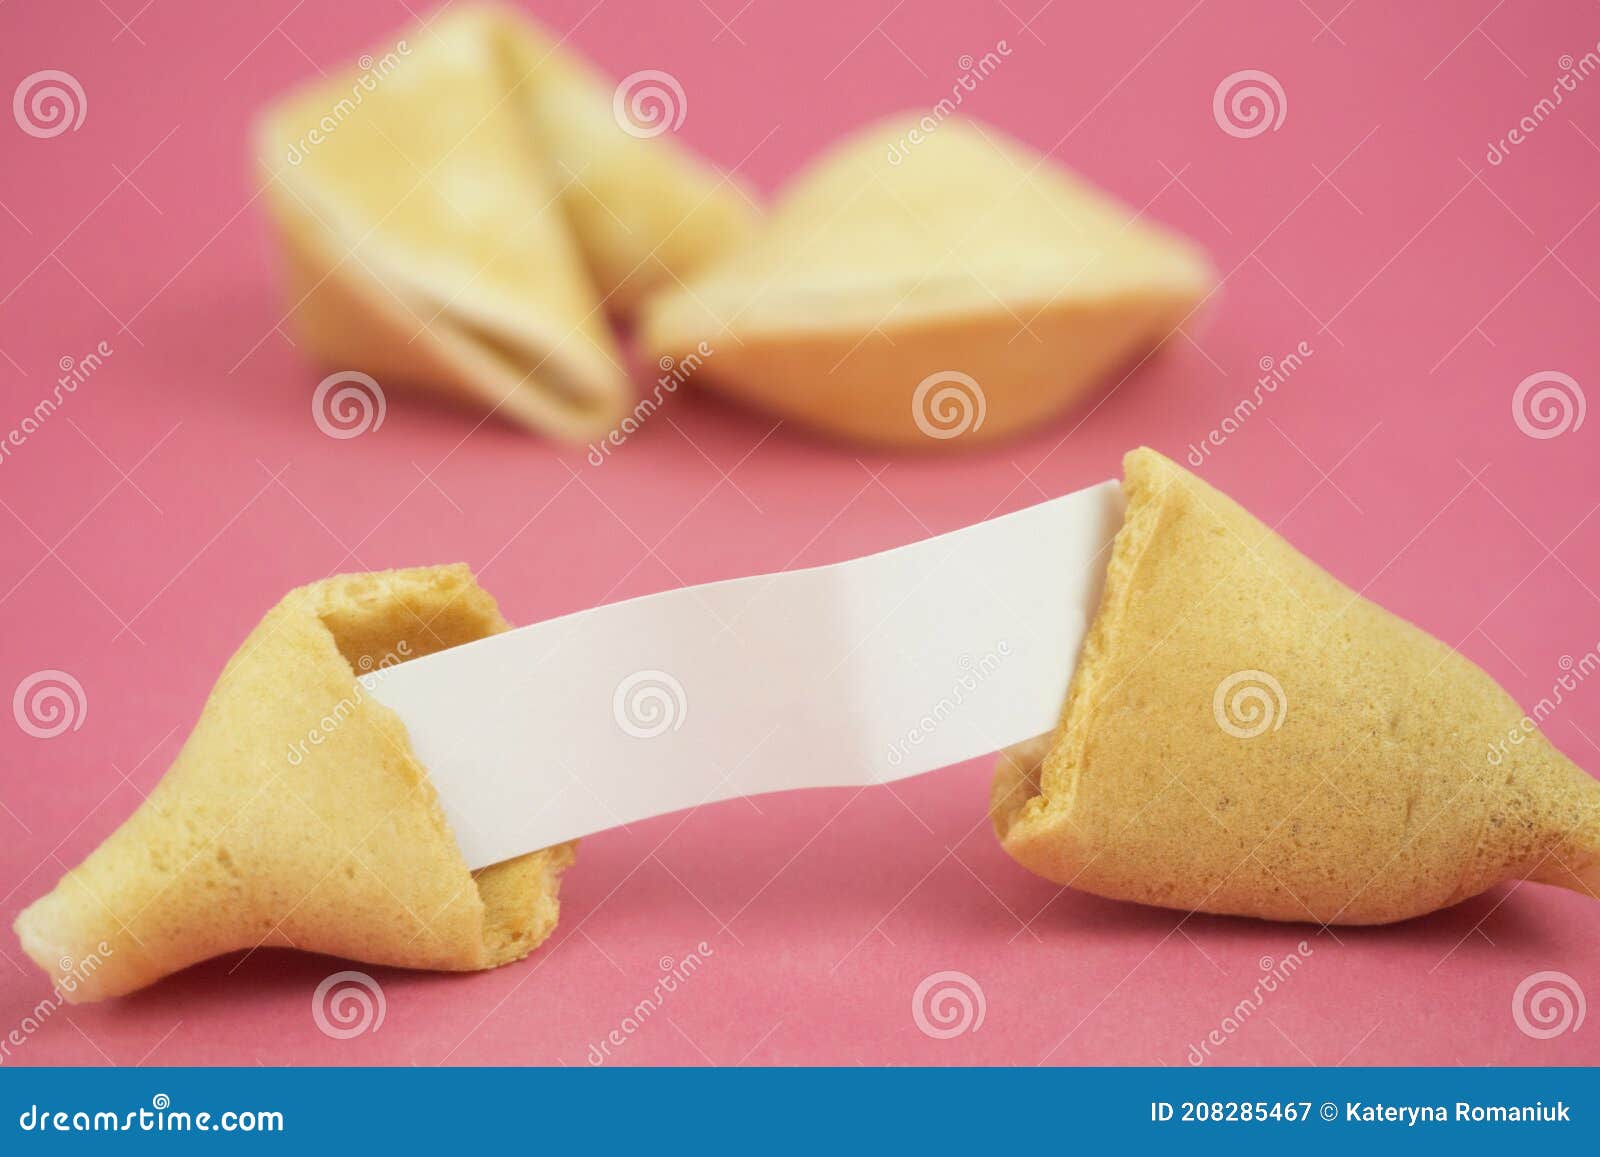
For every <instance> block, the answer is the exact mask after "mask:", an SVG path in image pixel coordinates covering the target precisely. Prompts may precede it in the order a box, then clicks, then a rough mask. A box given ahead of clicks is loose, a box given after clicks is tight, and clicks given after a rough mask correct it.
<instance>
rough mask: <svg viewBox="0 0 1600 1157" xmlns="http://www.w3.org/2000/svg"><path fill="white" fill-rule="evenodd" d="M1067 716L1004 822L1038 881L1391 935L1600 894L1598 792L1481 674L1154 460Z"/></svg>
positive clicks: (1008, 769) (1015, 783)
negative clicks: (1560, 896)
mask: <svg viewBox="0 0 1600 1157" xmlns="http://www.w3.org/2000/svg"><path fill="white" fill-rule="evenodd" d="M1124 472H1125V477H1124V481H1123V488H1124V490H1125V492H1126V495H1127V499H1128V511H1127V517H1126V521H1125V523H1124V525H1123V528H1122V530H1121V531H1120V532H1119V534H1118V536H1117V539H1116V542H1115V545H1114V547H1113V555H1112V559H1111V562H1110V565H1109V569H1108V571H1107V576H1106V585H1105V590H1104V594H1103V596H1102V600H1101V604H1100V608H1099V611H1098V614H1097V616H1096V618H1095V620H1094V623H1093V625H1092V627H1091V629H1090V632H1089V635H1088V637H1087V638H1086V640H1085V643H1084V647H1083V652H1082V655H1081V657H1080V660H1079V664H1078V667H1077V670H1076V672H1075V674H1074V677H1073V680H1072V684H1071V688H1070V690H1069V693H1068V698H1067V703H1066V705H1065V708H1064V710H1063V713H1062V717H1061V723H1060V725H1059V726H1058V728H1057V730H1056V731H1055V733H1054V734H1053V735H1050V736H1044V737H1041V738H1039V739H1037V740H1035V741H1033V742H1031V743H1028V744H1022V745H1019V746H1018V747H1015V748H1013V749H1011V750H1009V751H1007V752H1006V753H1005V754H1004V755H1003V756H1002V757H1001V759H1000V762H999V766H998V767H997V769H996V774H995V779H994V787H993V796H992V801H991V816H992V819H993V822H994V827H995V830H996V832H997V833H998V835H999V837H1000V841H1001V843H1002V845H1003V846H1004V847H1005V850H1006V851H1007V852H1009V853H1010V854H1011V855H1012V856H1013V857H1014V858H1015V859H1016V860H1017V861H1018V862H1019V863H1021V864H1022V865H1023V866H1024V867H1026V868H1028V869H1029V870H1031V871H1033V872H1036V873H1038V874H1039V875H1041V876H1044V877H1046V878H1048V879H1050V880H1053V881H1055V882H1057V883H1060V884H1067V885H1071V886H1072V887H1075V888H1080V889H1083V890H1085V891H1088V892H1093V893H1095V894H1097V895H1101V896H1108V897H1112V898H1115V899H1121V900H1135V901H1138V902H1141V903H1146V904H1157V905H1161V906H1163V907H1168V908H1178V909H1184V910H1190V911H1202V912H1213V913H1227V914H1233V915H1242V916H1257V917H1264V918H1266V919H1271V920H1291V921H1293V920H1305V921H1316V922H1319V923H1324V924H1381V923H1386V922H1389V921H1394V920H1402V919H1405V918H1407V917H1410V916H1416V915H1420V914H1422V913H1425V912H1431V911H1433V910H1435V909H1438V908H1442V907H1445V906H1447V905H1450V904H1454V903H1456V902H1457V901H1460V900H1463V899H1466V898H1467V897H1469V896H1473V895H1476V894H1478V893H1479V892H1482V891H1484V890H1485V889H1487V888H1489V887H1491V886H1493V885H1494V884H1496V883H1499V882H1501V881H1503V880H1512V879H1529V880H1537V881H1542V882H1545V883H1551V884H1558V885H1562V886H1564V887H1568V888H1571V889H1573V890H1576V891H1579V892H1582V893H1585V894H1587V895H1590V896H1596V895H1597V894H1600V783H1597V782H1596V781H1595V780H1594V779H1592V778H1590V777H1589V776H1588V775H1586V774H1585V773H1584V772H1583V771H1581V770H1579V769H1578V768H1577V767H1576V766H1574V765H1573V764H1572V763H1571V762H1570V761H1568V760H1567V759H1566V758H1565V757H1564V756H1563V755H1561V753H1560V752H1558V751H1557V750H1556V749H1555V748H1554V747H1553V746H1552V745H1551V744H1550V743H1549V742H1548V741H1547V740H1546V739H1545V738H1544V737H1543V736H1542V735H1541V734H1540V733H1539V732H1538V731H1537V730H1536V729H1535V728H1534V726H1533V724H1532V721H1531V720H1529V719H1528V718H1527V717H1526V716H1524V714H1523V712H1522V710H1521V708H1519V707H1518V706H1517V704H1516V703H1515V702H1514V701H1513V700H1512V699H1511V697H1510V696H1509V695H1507V694H1506V693H1505V692H1504V691H1502V690H1501V689H1500V688H1499V687H1498V686H1497V685H1496V684H1495V682H1494V681H1493V680H1492V679H1490V678H1489V676H1488V675H1486V674H1485V673H1484V672H1483V671H1482V670H1480V669H1479V668H1478V667H1477V666H1475V665H1474V664H1472V663H1471V662H1469V661H1468V660H1467V659H1465V658H1463V657H1462V656H1461V655H1459V654H1457V653H1456V652H1455V651H1453V650H1451V649H1450V648H1449V647H1447V646H1446V645H1444V644H1443V643H1441V642H1439V641H1438V640H1436V639H1433V638H1432V637H1430V636H1429V635H1427V634H1425V633H1424V632H1422V631H1421V630H1419V629H1417V628H1416V627H1414V626H1412V625H1411V624H1409V623H1407V622H1405V621H1403V620H1401V619H1399V618H1397V617H1396V616H1394V615H1392V614H1390V613H1388V612H1387V611H1385V610H1383V609H1382V608H1380V607H1378V606H1376V605H1374V604H1372V603H1370V602H1368V601H1366V600H1365V599H1363V598H1361V597H1360V596H1359V595H1357V594H1355V593H1354V592H1352V591H1350V590H1349V589H1348V588H1346V587H1345V586H1343V585H1341V584H1340V583H1339V582H1338V581H1336V580H1335V579H1333V578H1332V577H1331V576H1329V575H1328V574H1327V573H1326V572H1324V571H1323V570H1322V569H1320V568H1319V567H1317V566H1316V565H1315V564H1314V563H1312V562H1311V561H1309V560H1308V559H1306V558H1305V557H1304V556H1303V555H1301V554H1300V553H1299V552H1297V551H1296V550H1295V549H1294V548H1293V547H1291V546H1290V545H1289V544H1288V543H1287V542H1285V541H1284V540H1283V539H1282V538H1280V537H1279V536H1278V535H1277V534H1275V533H1274V532H1273V531H1271V530H1270V529H1268V528H1267V527H1266V526H1264V525H1262V524H1261V523H1260V522H1258V521H1257V520H1256V519H1255V518H1253V517H1251V516H1250V515H1249V514H1248V513H1247V512H1246V511H1244V510H1243V509H1242V508H1241V507H1239V506H1238V505H1237V504H1235V503H1234V502H1233V501H1231V500H1230V499H1228V498H1227V497H1225V496H1224V495H1222V494H1220V493H1218V492H1217V491H1216V490H1214V489H1213V488H1212V487H1210V486H1208V485H1207V484H1206V483H1204V482H1202V481H1201V480H1200V479H1198V478H1196V477H1195V476H1193V475H1192V474H1189V473H1188V472H1187V471H1185V470H1183V469H1181V468H1180V467H1178V466H1177V465H1175V464H1174V463H1172V462H1170V461H1168V460H1167V459H1166V458H1164V457H1162V456H1161V455H1159V454H1156V453H1155V452H1154V451H1151V450H1137V451H1134V452H1133V453H1131V454H1129V455H1128V456H1127V458H1126V460H1125V463H1124Z"/></svg>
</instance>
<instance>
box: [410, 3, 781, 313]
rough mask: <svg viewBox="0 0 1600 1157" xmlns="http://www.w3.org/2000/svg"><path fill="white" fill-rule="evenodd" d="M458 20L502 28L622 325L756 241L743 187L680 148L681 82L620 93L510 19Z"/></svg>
mask: <svg viewBox="0 0 1600 1157" xmlns="http://www.w3.org/2000/svg"><path fill="white" fill-rule="evenodd" d="M451 18H452V17H450V16H446V17H443V18H441V19H451ZM460 18H461V19H479V20H484V21H488V22H491V23H494V24H495V26H496V28H497V31H498V35H499V37H500V45H501V51H502V53H503V56H502V60H503V67H504V68H505V69H506V74H505V75H506V79H507V82H508V84H509V86H510V87H509V91H510V92H511V94H512V97H513V99H514V100H516V101H517V102H518V104H519V106H520V107H521V108H522V109H523V110H524V112H525V114H526V116H527V118H528V123H529V125H530V127H531V130H532V133H533V135H534V137H535V139H536V140H537V141H538V143H539V149H540V153H541V156H542V157H543V158H544V162H545V165H546V168H547V169H548V170H549V172H550V178H551V180H552V181H553V182H554V183H555V185H556V186H557V187H558V188H559V190H560V196H561V206H562V209H563V210H564V211H565V213H566V216H567V221H568V223H569V224H570V226H571V228H572V230H573V233H574V234H575V236H576V237H577V240H578V246H579V249H580V250H581V251H582V253H583V257H584V261H585V263H586V264H587V266H588V269H589V274H590V276H591V277H592V278H593V279H594V283H595V285H596V287H597V288H598V289H599V291H600V294H601V297H602V298H603V299H604V300H605V303H606V306H607V308H608V309H609V310H610V311H611V312H612V313H613V314H614V315H615V316H617V317H619V318H631V317H632V316H633V315H634V313H635V312H636V310H637V308H638V306H639V303H640V302H641V300H642V299H643V298H644V296H645V295H646V294H648V293H649V292H650V291H651V290H653V289H656V288H657V287H659V286H662V285H668V284H674V283H676V282H677V280H678V279H680V278H683V277H687V276H689V275H691V274H692V273H694V272H695V271H696V270H698V269H700V268H702V267H704V266H705V265H706V264H708V263H709V262H711V261H714V260H715V259H716V258H718V257H719V256H721V255H722V254H724V253H727V252H730V251H732V250H734V249H737V248H738V247H739V246H740V245H742V244H743V243H744V242H745V241H746V240H747V239H748V237H749V236H750V235H751V233H752V232H753V231H754V229H755V227H756V223H757V221H758V219H759V216H760V214H759V212H758V210H757V209H756V204H755V201H754V199H753V197H752V195H751V194H750V192H749V191H748V190H747V189H746V188H745V186H744V185H743V183H742V182H740V181H739V180H738V178H736V177H734V176H733V175H732V174H728V173H723V172H720V171H718V170H717V169H715V168H713V167H712V166H710V165H708V164H706V163H705V162H704V161H702V160H700V159H699V158H698V157H696V156H695V155H694V154H693V153H691V152H690V151H689V150H688V149H686V148H684V147H683V146H681V145H679V144H678V142H677V141H676V140H675V139H674V135H673V130H674V129H675V128H676V127H677V124H678V122H679V120H680V119H681V118H683V117H686V116H687V115H688V111H689V109H688V94H687V93H686V92H685V91H684V90H683V86H682V85H681V84H679V83H678V81H677V78H676V77H673V76H671V75H670V74H668V73H663V72H660V71H659V70H645V71H642V72H637V73H634V74H632V75H630V76H628V77H625V78H624V79H623V80H622V81H621V82H619V83H617V84H613V83H612V82H611V81H610V80H609V79H607V78H606V77H605V76H604V75H602V74H601V73H600V72H599V71H598V70H597V69H595V68H594V67H592V66H591V65H590V64H589V63H588V62H587V61H584V60H582V59H581V58H580V57H578V56H577V55H576V54H574V53H573V52H571V51H570V50H568V49H566V48H564V47H562V46H561V45H559V44H557V43H556V42H555V41H554V40H552V39H551V38H550V37H549V36H548V35H547V34H546V33H545V32H544V31H543V30H541V29H540V28H538V27H537V26H536V25H534V24H532V23H531V22H529V21H527V20H524V19H521V18H520V17H519V16H518V15H517V14H516V13H514V12H513V11H511V10H497V9H495V8H493V7H486V8H478V9H468V10H467V11H466V12H464V13H463V14H462V15H461V17H460Z"/></svg>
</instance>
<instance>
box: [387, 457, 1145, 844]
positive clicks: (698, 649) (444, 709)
mask: <svg viewBox="0 0 1600 1157" xmlns="http://www.w3.org/2000/svg"><path fill="white" fill-rule="evenodd" d="M1122 513H1123V500H1122V494H1121V490H1120V488H1119V486H1118V485H1117V483H1115V482H1105V483H1102V484H1101V485H1099V486H1094V487H1090V488H1089V489H1087V490H1081V491H1078V492H1077V493H1075V494H1069V495H1067V496H1066V497H1063V498H1058V499H1055V500H1054V501H1051V502H1045V503H1042V504H1040V505H1038V506H1034V507H1031V508H1029V509H1027V510H1022V511H1018V512H1017V513H1015V514H1009V515H1005V516H1003V517H1001V518H996V519H993V520H992V521H989V522H984V523H980V524H978V525H977V526H971V527H968V528H966V529H964V530H958V531H955V532H954V533H951V534H945V535H940V536H939V537H937V538H931V539H928V540H926V541H924V542H919V543H916V544H914V545H911V546H905V547H901V548H899V549H896V550H890V551H886V552H884V553H882V554H875V555H869V556H867V557H865V558H859V559H854V560H852V561H850V562H844V563H837V564H835V565H832V566H824V567H817V568H814V569H810V570H799V571H789V572H786V573H783V574H776V575H766V576H758V577H754V578H742V579H733V580H730V581H727V582H716V583H709V584H706V585H704V586H697V587H687V588H684V589H682V590H675V591H667V592H664V593H662V594H656V595H649V596H647V597H644V598H639V599H633V600H631V601H629V602H623V603H614V604H611V605H609V606H603V607H597V608H595V609H594V610H590V611H583V612H579V613H577V614H573V615H567V616H564V617H562V618H559V619H551V620H549V621H547V622H543V623H537V624H535V625H533V626H529V627H522V628H520V629H518V630H514V631H509V632H506V633H505V634H502V635H497V636H495V637H493V638H490V639H484V640H482V641H480V642H477V643H471V644H468V645H466V646H463V647H456V648H453V649H451V650H448V651H442V652H440V653H438V654H435V655H430V656H427V657H426V658H421V659H413V660H411V661H409V662H406V663H401V664H399V665H398V666H395V667H391V668H389V669H387V670H386V671H384V672H383V673H382V675H381V676H378V677H374V678H372V680H371V683H370V687H369V690H370V692H371V694H372V695H373V697H374V698H376V699H378V700H379V701H381V702H383V703H385V704H387V705H388V706H390V707H392V708H393V709H394V710H395V711H396V712H398V713H399V715H400V717H401V718H402V719H403V720H404V721H405V724H406V728H407V729H408V731H409V732H410V735H411V742H412V746H413V747H414V749H415V750H416V752H417V754H418V756H419V757H420V758H421V760H422V762H423V764H424V765H425V766H426V767H427V768H428V770H429V773H430V775H431V776H432V779H433V783H434V786H435V787H436V788H437V790H438V792H439V796H440V799H441V800H442V802H443V805H444V810H445V814H446V816H447V817H448V818H449V821H450V824H451V826H452V828H453V829H454V830H455V833H456V837H457V839H458V841H459V842H460V845H461V851H462V854H463V855H464V856H465V857H466V860H467V863H468V865H469V866H470V867H473V868H478V867H482V866H484V865H487V864H492V863H497V862H498V861H500V860H504V859H508V858H510V857H512V856H516V855H520V854H522V853H524V852H529V851H533V850H534V849H537V848H542V847H548V846H550V845H551V844H557V843H560V842H562V841H563V840H569V839H573V838H575V837H577V836H583V835H588V834H590V833H591V832H596V831H601V830H603V829H605V828H610V827H616V826H618V825H620V824H625V823H630V822H632V821H634V820H640V819H645V818H648V817H650V816H657V815H663V814H666V813H668V812H673V811H678V810H681V809H683V808H687V807H693V806H696V805H698V804H702V803H710V802H713V801H715V800H722V799H731V798H734V797H737V796H745V795H758V794H761V793H764V792H773V791H783V790H787V789H790V788H799V787H843V786H854V785H865V784H876V783H887V782H889V781H892V780H896V779H903V778H906V777H907V776H912V775H917V774H919V773H921V772H925V771H931V770H933V769H934V768H939V767H945V766H947V765H949V764H952V763H959V762H961V761H963V760H967V759H972V758H974V757H976V756H979V755H984V754H987V753H989V752H993V751H996V750H998V749H1000V748H1001V747H1004V746H1006V745H1007V744H1010V743H1015V742H1018V741H1020V740H1023V739H1027V738H1030V737H1032V736H1034V735H1039V734H1041V733H1043V732H1046V731H1049V730H1050V729H1051V728H1052V727H1054V726H1055V723H1056V717H1057V715H1058V713H1059V712H1060V710H1061V705H1062V702H1063V701H1064V699H1065V697H1066V691H1067V683H1068V681H1069V679H1070V678H1071V675H1072V669H1073V666H1074V665H1075V663H1076V661H1077V656H1078V651H1079V648H1080V646H1081V644H1082V642H1083V636H1084V633H1085V631H1086V630H1087V628H1088V624H1089V621H1090V619H1091V618H1092V617H1093V615H1094V611H1095V608H1096V606H1097V605H1098V602H1099V597H1100V587H1101V583H1102V581H1103V578H1104V574H1105V566H1106V562H1107V559H1108V557H1109V554H1110V551H1109V547H1110V543H1111V539H1112V537H1113V536H1114V535H1115V534H1116V531H1117V529H1118V528H1119V527H1120V526H1121V524H1122Z"/></svg>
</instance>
